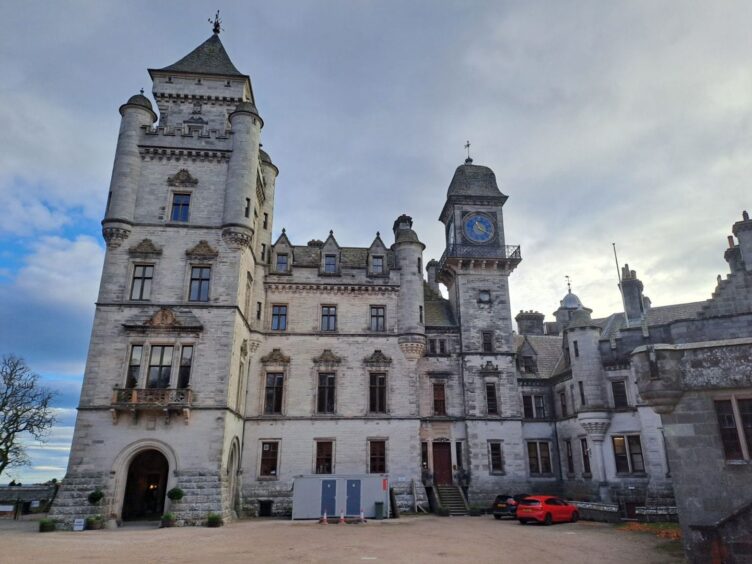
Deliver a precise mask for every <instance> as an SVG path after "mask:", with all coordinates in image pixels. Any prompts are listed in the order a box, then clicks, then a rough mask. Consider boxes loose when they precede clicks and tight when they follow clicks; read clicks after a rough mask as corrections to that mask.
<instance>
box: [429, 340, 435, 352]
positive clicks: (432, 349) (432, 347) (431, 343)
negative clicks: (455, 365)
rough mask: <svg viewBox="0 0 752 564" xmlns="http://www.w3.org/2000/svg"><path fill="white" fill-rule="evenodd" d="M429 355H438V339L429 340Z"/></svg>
mask: <svg viewBox="0 0 752 564" xmlns="http://www.w3.org/2000/svg"><path fill="white" fill-rule="evenodd" d="M428 354H436V339H429V340H428Z"/></svg>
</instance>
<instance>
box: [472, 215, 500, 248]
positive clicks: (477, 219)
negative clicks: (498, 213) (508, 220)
mask: <svg viewBox="0 0 752 564" xmlns="http://www.w3.org/2000/svg"><path fill="white" fill-rule="evenodd" d="M464 228H465V237H467V238H468V239H470V241H472V242H473V243H486V242H488V241H490V240H491V238H492V237H493V236H494V232H495V228H494V224H493V222H492V221H491V220H490V219H489V218H488V217H486V216H485V215H481V214H477V213H473V214H470V215H468V216H466V217H465V220H464Z"/></svg>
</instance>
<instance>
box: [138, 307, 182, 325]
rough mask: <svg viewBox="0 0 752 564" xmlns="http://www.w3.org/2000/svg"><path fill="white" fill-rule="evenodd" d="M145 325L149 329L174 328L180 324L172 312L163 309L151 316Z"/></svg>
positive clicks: (168, 309)
mask: <svg viewBox="0 0 752 564" xmlns="http://www.w3.org/2000/svg"><path fill="white" fill-rule="evenodd" d="M146 325H149V326H150V327H175V326H177V325H180V322H179V321H178V318H177V317H176V316H175V312H174V311H172V310H171V309H170V308H168V307H163V308H161V309H160V310H159V311H158V312H157V313H155V314H154V315H152V316H151V319H149V321H147V322H146Z"/></svg>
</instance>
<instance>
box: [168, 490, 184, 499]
mask: <svg viewBox="0 0 752 564" xmlns="http://www.w3.org/2000/svg"><path fill="white" fill-rule="evenodd" d="M184 496H185V492H184V491H183V490H181V489H180V488H172V489H171V490H170V491H168V492H167V497H169V498H170V499H171V500H172V501H180V500H181V499H183V497H184Z"/></svg>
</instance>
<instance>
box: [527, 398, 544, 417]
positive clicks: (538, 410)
mask: <svg viewBox="0 0 752 564" xmlns="http://www.w3.org/2000/svg"><path fill="white" fill-rule="evenodd" d="M522 408H523V412H524V416H525V419H545V418H546V402H545V398H544V397H543V396H527V395H526V396H522Z"/></svg>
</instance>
